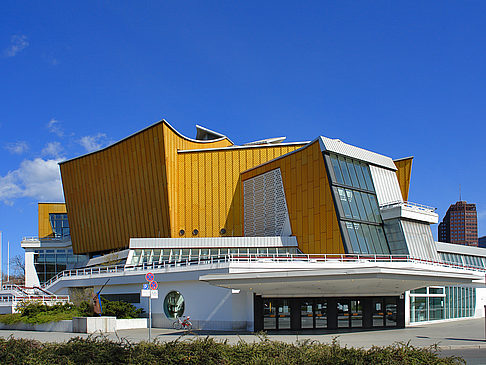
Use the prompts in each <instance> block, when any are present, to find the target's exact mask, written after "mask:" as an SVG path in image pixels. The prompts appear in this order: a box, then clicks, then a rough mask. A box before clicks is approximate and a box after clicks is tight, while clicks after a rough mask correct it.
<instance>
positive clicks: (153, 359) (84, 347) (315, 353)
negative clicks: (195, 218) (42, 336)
mask: <svg viewBox="0 0 486 365" xmlns="http://www.w3.org/2000/svg"><path fill="white" fill-rule="evenodd" d="M437 351H438V350H437V348H436V347H430V348H417V347H413V346H410V345H409V344H401V343H397V344H394V345H392V346H387V347H372V348H371V349H361V348H352V347H351V348H348V347H342V346H340V345H339V344H338V343H337V341H336V340H333V342H332V343H330V344H322V343H319V342H315V341H314V342H311V341H303V342H297V343H295V344H288V343H284V342H278V341H270V340H268V339H267V338H266V337H265V336H262V337H261V341H259V342H254V343H246V342H244V341H240V342H239V343H237V344H235V345H230V344H228V343H227V342H226V341H224V342H219V341H215V340H214V339H212V338H209V337H206V338H196V339H195V340H181V339H178V340H176V341H171V342H165V343H159V342H152V343H147V342H140V343H130V342H128V341H126V340H124V339H121V340H118V341H112V340H109V339H107V338H106V337H88V338H81V337H75V338H72V339H70V340H69V341H67V342H63V343H42V342H39V341H36V340H30V339H17V338H13V337H10V338H8V339H3V338H0V363H1V364H299V365H305V364H329V365H331V364H332V365H335V364H343V365H344V364H353V365H359V364H373V365H375V364H417V365H418V364H465V361H464V360H463V359H461V358H458V357H445V358H440V357H439V356H438V352H437Z"/></svg>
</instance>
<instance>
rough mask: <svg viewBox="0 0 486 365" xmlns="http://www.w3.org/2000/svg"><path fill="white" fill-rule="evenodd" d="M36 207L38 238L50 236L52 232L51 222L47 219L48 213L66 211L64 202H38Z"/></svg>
mask: <svg viewBox="0 0 486 365" xmlns="http://www.w3.org/2000/svg"><path fill="white" fill-rule="evenodd" d="M37 209H38V219H39V223H38V229H39V238H46V237H52V236H53V235H54V232H53V231H52V226H51V222H50V220H49V214H50V213H67V211H66V204H64V203H39V204H38V206H37Z"/></svg>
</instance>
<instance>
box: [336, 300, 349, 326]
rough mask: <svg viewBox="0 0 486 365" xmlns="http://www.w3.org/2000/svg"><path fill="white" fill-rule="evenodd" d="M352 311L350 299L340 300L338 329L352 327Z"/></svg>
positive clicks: (338, 303)
mask: <svg viewBox="0 0 486 365" xmlns="http://www.w3.org/2000/svg"><path fill="white" fill-rule="evenodd" d="M350 309H351V308H350V301H349V300H348V299H338V301H337V316H338V328H349V327H351V322H350V312H351V310H350Z"/></svg>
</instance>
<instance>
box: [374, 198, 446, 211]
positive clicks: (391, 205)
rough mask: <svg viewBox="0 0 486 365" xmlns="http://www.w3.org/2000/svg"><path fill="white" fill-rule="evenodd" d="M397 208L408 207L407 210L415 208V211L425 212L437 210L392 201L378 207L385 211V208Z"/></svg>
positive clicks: (415, 204)
mask: <svg viewBox="0 0 486 365" xmlns="http://www.w3.org/2000/svg"><path fill="white" fill-rule="evenodd" d="M397 206H405V207H409V208H415V209H418V210H425V211H428V212H435V211H436V210H437V208H434V207H429V206H427V205H424V204H419V203H414V202H409V201H403V202H402V201H398V200H397V201H394V202H391V203H386V204H382V205H380V208H381V209H387V208H393V207H397Z"/></svg>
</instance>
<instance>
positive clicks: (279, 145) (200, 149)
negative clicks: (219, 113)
mask: <svg viewBox="0 0 486 365" xmlns="http://www.w3.org/2000/svg"><path fill="white" fill-rule="evenodd" d="M307 143H309V141H304V142H288V143H278V144H277V143H272V144H255V145H242V146H236V145H233V146H228V147H214V148H199V149H192V150H177V153H191V152H212V151H226V150H241V149H249V148H265V147H282V146H303V145H306V144H307Z"/></svg>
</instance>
